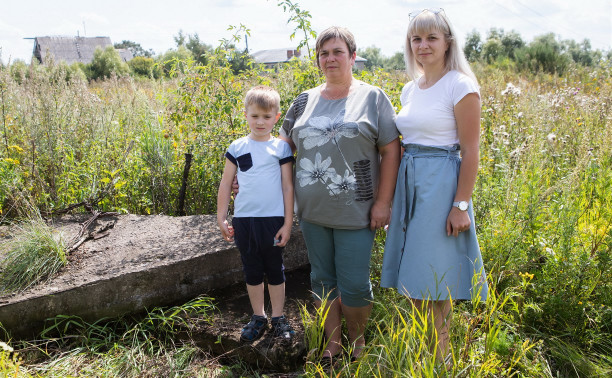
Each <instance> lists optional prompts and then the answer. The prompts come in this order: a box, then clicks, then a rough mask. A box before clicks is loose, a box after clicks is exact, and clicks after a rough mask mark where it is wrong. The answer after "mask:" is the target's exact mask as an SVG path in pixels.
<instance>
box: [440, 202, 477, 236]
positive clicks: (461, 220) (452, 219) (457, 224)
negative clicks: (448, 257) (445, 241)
mask: <svg viewBox="0 0 612 378" xmlns="http://www.w3.org/2000/svg"><path fill="white" fill-rule="evenodd" d="M471 224H472V221H471V220H470V216H469V215H468V212H467V211H461V210H459V209H458V208H456V207H454V206H453V207H452V208H451V211H450V213H448V217H447V218H446V235H448V236H451V235H453V236H454V237H457V236H459V233H460V232H463V231H467V230H469V229H470V226H471Z"/></svg>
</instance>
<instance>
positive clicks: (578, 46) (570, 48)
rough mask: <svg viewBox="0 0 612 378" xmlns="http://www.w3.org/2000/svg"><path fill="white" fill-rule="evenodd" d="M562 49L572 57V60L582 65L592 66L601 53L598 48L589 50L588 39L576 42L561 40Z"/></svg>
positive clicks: (598, 59)
mask: <svg viewBox="0 0 612 378" xmlns="http://www.w3.org/2000/svg"><path fill="white" fill-rule="evenodd" d="M561 45H562V49H563V50H564V51H565V52H566V53H567V54H568V55H569V56H570V57H571V58H572V60H573V61H574V62H576V63H578V64H582V65H583V66H593V65H594V64H595V63H596V62H598V61H600V60H601V57H602V53H601V51H599V50H595V51H593V50H591V42H590V41H589V40H588V39H585V40H583V41H582V42H581V43H578V42H576V41H574V40H566V41H563V42H561Z"/></svg>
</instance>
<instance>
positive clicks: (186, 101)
mask: <svg viewBox="0 0 612 378" xmlns="http://www.w3.org/2000/svg"><path fill="white" fill-rule="evenodd" d="M474 68H475V71H476V74H477V76H478V77H479V78H480V84H481V99H482V120H481V138H480V141H481V148H480V155H481V161H480V171H479V175H478V181H477V184H476V188H475V192H474V197H473V200H474V208H475V213H476V214H475V215H476V223H477V233H478V236H479V241H480V246H481V249H482V254H483V258H484V259H485V268H486V271H487V275H488V279H489V284H490V287H491V297H490V299H489V300H487V302H486V303H469V302H463V303H458V304H456V305H455V308H454V318H453V323H452V339H451V343H452V356H453V366H452V370H451V373H450V374H451V375H458V376H502V375H503V376H581V377H582V376H594V375H595V376H596V375H602V376H603V375H606V374H610V372H611V371H612V361H611V359H610V356H611V355H612V342H611V340H612V287H611V286H612V256H611V248H610V247H611V245H612V127H611V122H610V120H611V119H612V114H611V113H610V109H611V106H612V67H610V66H609V65H600V66H598V67H593V68H582V67H573V68H571V69H569V70H568V71H567V72H566V73H565V74H564V75H563V76H562V77H559V76H555V75H548V74H543V73H539V74H531V73H524V72H521V73H517V72H514V71H511V70H510V69H501V68H495V67H490V66H484V65H477V66H475V67H474ZM20 72H21V74H20V75H16V74H15V72H11V70H10V68H7V67H0V102H1V103H0V111H1V112H2V119H0V209H1V211H2V214H0V216H1V217H2V219H3V220H4V221H7V220H10V219H14V218H15V217H17V216H19V215H20V214H22V213H23V209H24V208H25V205H24V204H26V203H35V204H36V205H37V206H38V207H39V208H40V209H43V210H54V209H59V208H62V207H64V206H66V205H68V204H71V203H77V202H80V201H82V200H86V199H88V198H97V195H98V194H99V193H100V191H101V190H103V189H102V188H106V187H108V185H109V183H111V184H112V185H111V188H112V190H111V191H110V192H109V193H108V195H106V196H105V197H104V198H102V199H101V200H100V201H99V202H98V203H96V204H94V205H95V206H97V207H98V208H100V209H102V210H118V211H122V212H132V213H138V214H154V213H165V214H174V213H175V211H176V208H177V207H176V205H177V203H176V201H177V196H178V188H179V187H180V184H181V183H180V179H181V177H182V176H181V173H182V167H183V164H184V163H183V161H184V153H186V152H191V153H193V155H194V158H193V164H192V171H191V173H190V176H189V183H188V188H187V198H186V212H187V214H201V213H211V212H213V211H214V208H215V207H214V201H215V193H216V189H217V186H218V182H219V179H220V174H221V171H222V163H223V157H222V156H223V152H224V150H225V148H226V147H227V145H228V144H229V142H230V141H231V140H233V139H236V138H238V137H240V136H242V135H246V133H247V128H246V125H245V123H244V120H243V117H242V115H241V112H242V96H243V94H244V92H245V91H246V89H248V88H249V87H250V86H251V85H255V84H268V85H272V86H274V87H276V88H278V90H279V92H280V93H281V98H282V99H283V100H282V101H283V102H282V110H283V111H284V110H286V109H287V107H288V105H289V104H290V102H291V101H292V99H293V98H294V97H295V96H296V95H297V94H298V93H299V92H300V91H302V90H304V89H307V88H310V87H313V86H315V85H316V84H317V83H320V82H321V80H322V78H321V76H320V74H319V73H318V72H317V70H316V69H315V68H314V67H313V66H312V65H308V64H303V63H298V62H295V63H292V64H291V65H287V66H283V67H280V68H279V69H277V70H264V69H261V68H253V69H252V70H249V71H247V72H245V73H243V74H240V75H234V74H232V73H231V70H230V69H229V68H228V67H227V66H223V65H222V64H218V62H217V63H215V64H213V63H211V64H209V65H206V66H196V65H194V64H193V63H191V64H185V65H184V66H183V72H182V73H177V74H176V75H175V76H174V77H173V78H171V79H170V80H163V81H153V80H138V81H135V80H133V79H130V78H117V77H114V78H111V79H109V80H106V81H101V82H94V83H86V82H83V81H82V80H81V79H79V78H78V77H69V76H70V75H68V74H67V73H62V69H61V68H60V67H51V66H34V67H30V68H29V71H27V72H25V73H24V72H22V71H20ZM357 75H358V77H359V78H360V79H361V80H364V81H366V82H369V83H372V84H375V85H378V86H380V87H382V88H384V89H385V91H386V92H387V94H388V95H389V97H390V99H391V100H392V102H393V103H394V105H395V106H398V107H399V103H398V102H399V93H400V91H401V88H402V85H403V83H404V81H405V80H406V77H405V75H404V74H402V73H389V72H385V71H380V70H379V71H374V72H367V71H364V72H361V73H359V74H357ZM509 84H512V85H511V86H510V85H509ZM131 142H134V148H133V149H131V150H129V153H127V154H126V151H128V146H129V145H130V143H131ZM20 212H21V213H20ZM383 243H384V234H383V233H381V234H380V235H379V236H378V238H377V249H376V251H375V252H374V254H373V258H372V275H373V282H374V284H375V285H376V283H377V282H379V278H380V277H379V276H380V264H381V261H382V245H383ZM375 290H376V291H375V298H376V299H377V303H376V305H375V307H374V313H373V318H374V319H376V320H377V322H371V323H370V326H369V328H368V330H367V334H366V336H367V339H368V342H369V347H370V349H369V350H368V352H367V354H366V356H365V357H364V358H362V359H361V360H359V362H357V363H352V364H351V363H350V362H349V361H348V360H347V361H344V360H342V359H341V360H340V361H339V363H340V365H341V366H345V367H346V369H347V370H346V371H347V372H348V373H346V374H354V375H358V376H369V375H382V376H389V375H392V374H399V375H408V374H415V375H418V374H421V375H424V376H427V375H435V374H438V373H440V372H439V371H437V370H436V369H437V368H438V367H437V366H436V365H435V363H434V360H433V359H432V356H431V354H430V353H429V349H428V348H425V346H424V345H425V344H424V340H425V339H424V337H425V335H426V334H427V332H426V330H428V329H430V328H431V327H430V326H429V325H428V323H427V321H426V319H420V318H419V317H418V314H416V313H414V312H413V311H412V308H411V306H410V305H409V303H408V302H406V300H405V299H404V298H402V297H401V296H398V295H397V294H396V293H395V292H393V291H389V290H382V289H380V288H378V287H376V288H375ZM391 304H393V305H391ZM309 313H310V311H309V312H304V313H303V315H302V317H303V320H304V322H305V325H306V328H307V335H308V340H309V341H308V342H309V343H310V344H312V345H311V346H310V347H311V349H313V350H318V349H316V348H315V347H316V346H319V345H320V343H321V340H322V339H321V337H322V336H321V335H322V333H320V332H321V330H320V324H321V319H322V318H321V316H322V315H323V314H315V315H312V316H315V317H314V318H311V317H309V316H311V315H309ZM376 324H378V326H377V325H376ZM114 340H115V339H114ZM84 345H85V344H81V345H80V346H79V348H87V347H86V346H84ZM165 345H169V344H165ZM141 346H142V345H136V344H135V345H127V344H126V346H125V349H122V350H121V351H119V350H118V349H108V350H106V352H104V353H101V354H99V355H93V354H87V355H86V357H83V356H84V355H83V354H82V353H80V352H75V353H76V354H77V355H78V356H80V357H79V358H82V359H83V362H82V363H83V364H85V365H87V364H90V365H91V366H93V365H94V364H98V365H96V366H99V367H98V368H100V369H104V364H105V363H106V362H105V361H107V362H108V360H107V359H110V360H112V359H113V358H112V356H111V354H112V355H115V354H116V355H121V356H122V357H121V358H128V357H127V355H128V354H130V353H131V356H132V357H129V358H132V359H138V358H142V359H146V358H151V357H150V356H151V355H150V354H147V356H148V357H142V356H141V357H137V356H138V355H139V353H141V352H142V350H138V348H140V347H141ZM132 347H133V348H135V349H134V350H132V349H130V348H132ZM64 348H67V349H64V351H65V350H71V349H70V348H69V347H66V346H64ZM167 348H168V349H167V350H166V352H167V353H168V354H174V353H175V352H176V353H177V356H179V355H181V356H188V355H189V352H188V351H187V350H184V351H182V350H181V349H180V348H179V347H176V348H175V347H173V346H167ZM109 350H113V352H112V353H111V354H108V355H107V354H105V353H107V352H108V351H109ZM166 352H164V353H166ZM65 353H73V352H65ZM147 353H148V352H147ZM197 356H200V354H197ZM313 356H314V355H313ZM55 357H57V356H55ZM177 358H178V357H177ZM198 358H199V357H198ZM195 360H197V358H195ZM195 360H190V361H191V362H190V363H191V364H193V363H194V362H193V361H195ZM28 361H30V360H28ZM50 361H53V359H51V360H50ZM310 362H311V363H309V364H307V365H305V372H306V375H312V376H315V375H319V374H322V372H325V371H324V370H321V369H322V367H321V366H320V365H318V363H317V361H316V358H314V357H313V359H311V360H310ZM47 363H51V364H52V363H53V362H47ZM108 363H110V362H108ZM140 363H143V362H140ZM197 363H199V362H197ZM141 366H142V365H141ZM166 366H167V365H166ZM411 372H412V373H411ZM45 374H51V373H45ZM325 374H327V372H325ZM341 374H345V373H341Z"/></svg>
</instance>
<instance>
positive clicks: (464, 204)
mask: <svg viewBox="0 0 612 378" xmlns="http://www.w3.org/2000/svg"><path fill="white" fill-rule="evenodd" d="M453 206H454V207H456V208H458V209H459V210H461V211H467V209H468V206H469V203H468V201H459V202H453Z"/></svg>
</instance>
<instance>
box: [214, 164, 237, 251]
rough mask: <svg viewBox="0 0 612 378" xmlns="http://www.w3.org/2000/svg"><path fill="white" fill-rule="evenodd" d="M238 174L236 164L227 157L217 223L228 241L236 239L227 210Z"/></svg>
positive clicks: (222, 178) (220, 185)
mask: <svg viewBox="0 0 612 378" xmlns="http://www.w3.org/2000/svg"><path fill="white" fill-rule="evenodd" d="M235 175H236V166H235V165H234V164H233V163H232V162H231V161H229V159H225V168H224V169H223V176H222V177H221V183H220V184H219V192H218V193H217V224H218V225H219V229H221V235H223V239H225V240H226V241H232V240H234V229H233V228H232V226H230V225H229V224H228V223H227V210H228V208H229V203H230V199H231V195H232V181H233V179H234V176H235Z"/></svg>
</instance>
